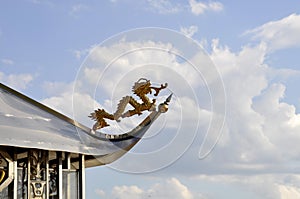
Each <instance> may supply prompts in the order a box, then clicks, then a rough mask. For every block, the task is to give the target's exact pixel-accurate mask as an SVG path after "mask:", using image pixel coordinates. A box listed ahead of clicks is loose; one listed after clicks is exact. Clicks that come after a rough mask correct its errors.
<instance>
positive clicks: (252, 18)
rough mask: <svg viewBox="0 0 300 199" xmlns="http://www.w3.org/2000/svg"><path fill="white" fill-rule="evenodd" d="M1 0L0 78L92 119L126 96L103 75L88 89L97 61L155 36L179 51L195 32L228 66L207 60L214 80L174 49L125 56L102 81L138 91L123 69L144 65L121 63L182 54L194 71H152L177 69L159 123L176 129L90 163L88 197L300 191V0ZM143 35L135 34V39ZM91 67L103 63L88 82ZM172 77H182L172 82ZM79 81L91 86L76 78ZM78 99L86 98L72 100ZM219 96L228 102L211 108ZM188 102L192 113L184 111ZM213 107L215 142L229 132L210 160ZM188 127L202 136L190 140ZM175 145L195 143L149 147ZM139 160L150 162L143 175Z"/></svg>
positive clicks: (168, 61)
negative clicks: (108, 161) (105, 161)
mask: <svg viewBox="0 0 300 199" xmlns="http://www.w3.org/2000/svg"><path fill="white" fill-rule="evenodd" d="M0 5H1V6H0V81H1V82H3V83H5V84H7V85H9V86H11V87H13V88H15V89H17V90H19V91H21V92H22V93H24V94H26V95H28V96H30V97H32V98H34V99H36V100H38V101H41V102H43V103H45V104H47V105H49V106H51V107H53V108H55V109H57V110H59V111H60V112H62V113H64V114H67V115H69V116H73V115H75V119H77V120H79V121H80V122H83V123H85V122H86V121H85V120H86V119H87V118H86V117H85V116H86V113H88V112H90V109H89V108H91V109H92V108H94V107H93V106H95V105H97V106H104V107H107V101H105V100H107V99H109V98H111V96H112V95H115V98H116V99H117V98H118V97H120V96H121V95H123V94H124V93H122V92H120V93H118V92H117V91H115V93H114V94H111V93H109V92H108V91H110V90H112V89H115V87H112V85H110V84H109V83H107V84H105V86H104V85H103V86H102V85H101V84H100V85H99V82H98V85H97V87H96V88H97V89H96V90H97V92H96V93H89V92H88V91H87V90H88V89H87V88H90V87H89V86H91V89H93V88H94V87H93V86H95V85H96V84H95V82H92V80H94V78H96V80H98V79H97V78H99V76H97V75H99V70H100V72H101V70H103V68H101V67H103V66H101V67H100V66H99V67H98V68H96V69H97V70H94V69H95V68H92V67H90V65H88V64H95V65H97V64H99V63H100V64H104V65H105V64H107V63H108V62H109V61H111V60H112V58H114V57H115V56H116V55H120V54H121V53H122V52H126V51H128V50H131V49H136V48H142V47H149V46H150V47H151V48H154V47H155V48H159V49H163V50H164V49H167V50H170V52H171V50H172V49H175V51H176V50H179V51H180V50H181V49H178V48H177V49H176V47H177V46H178V45H179V43H180V41H184V42H186V43H187V44H188V43H189V42H191V43H192V44H191V46H194V45H196V44H197V45H199V46H200V47H199V48H200V51H201V49H202V51H201V52H203V51H205V52H206V53H207V57H206V58H209V59H210V60H211V61H212V63H213V64H212V65H211V66H212V68H211V70H212V71H214V72H213V73H214V75H216V74H217V73H216V71H215V69H216V70H218V71H219V76H218V75H217V76H214V75H212V76H210V73H206V71H207V70H206V69H207V68H205V67H204V68H199V70H201V72H202V73H203V74H204V79H205V80H206V81H207V84H206V87H205V86H203V85H202V83H203V82H201V80H199V79H201V78H199V76H197V74H196V73H194V72H195V71H193V69H191V68H189V66H188V65H187V64H186V63H179V62H178V59H177V60H176V59H175V58H174V54H172V53H171V54H168V53H166V52H165V51H163V52H164V53H162V51H159V52H158V51H154V50H153V49H152V51H153V52H148V51H140V52H139V53H140V54H135V53H133V54H129V55H128V56H127V55H126V56H124V57H122V59H120V60H117V61H116V63H115V65H112V66H111V71H109V70H108V71H107V74H106V75H107V77H106V76H104V77H103V79H102V81H103V82H105V81H106V82H109V80H111V81H116V84H117V85H119V86H122V85H123V86H124V89H125V88H126V87H128V88H129V89H128V90H129V91H130V86H131V83H128V82H127V79H129V80H130V78H129V77H131V76H130V75H129V74H128V76H127V75H124V76H122V78H120V76H118V75H119V74H120V73H121V72H124V71H125V72H126V70H127V69H128V70H129V71H130V74H131V75H132V77H135V75H136V74H135V73H134V72H136V71H137V72H136V73H139V72H141V71H138V69H136V68H129V66H127V65H126V64H125V65H124V66H123V65H122V63H131V64H133V65H141V64H143V63H147V64H148V65H147V66H148V68H147V69H144V71H146V72H147V70H148V69H149V68H150V69H149V70H150V71H151V70H152V67H151V66H150V65H151V63H159V64H161V66H170V65H174V64H175V65H176V64H178V65H176V67H177V66H178V67H179V66H185V67H186V68H187V70H185V69H182V71H181V73H176V70H177V71H178V70H181V69H179V68H176V67H175V66H174V68H175V72H174V71H173V72H172V73H171V72H170V73H169V74H168V75H165V77H163V76H160V74H161V72H164V70H165V69H166V67H161V68H157V66H153V68H155V70H156V71H157V74H156V75H157V76H154V77H153V78H155V80H156V81H157V82H161V83H163V82H165V81H166V80H168V78H169V79H170V80H168V81H169V82H168V83H169V85H170V89H171V90H172V91H173V92H174V93H175V94H176V96H177V98H175V100H174V102H173V110H172V104H171V105H170V112H169V113H170V114H168V115H166V116H165V117H164V118H163V120H161V121H160V122H158V124H157V126H158V127H157V128H159V125H161V123H165V126H166V127H165V129H163V130H162V131H161V132H160V134H159V136H152V135H154V134H155V129H154V130H152V131H151V132H149V134H148V137H147V139H145V140H142V142H141V143H139V144H138V146H136V148H134V149H133V151H132V153H129V154H128V155H127V156H124V158H122V159H121V160H120V161H118V162H116V163H115V164H112V165H107V166H103V167H99V168H93V169H88V170H87V198H91V199H93V198H95V199H96V198H105V199H106V198H117V199H127V198H139V199H144V198H149V197H152V198H175V199H177V198H183V199H191V198H195V199H199V198H200V199H215V198H217V199H219V198H243V199H248V198H249V199H250V198H251V199H262V198H264V199H265V198H272V199H274V198H275V199H277V198H278V199H286V198H300V175H299V156H300V154H299V151H300V148H299V144H298V143H299V141H300V134H299V132H300V115H299V109H300V93H299V88H298V85H299V83H300V65H299V53H300V39H299V37H298V35H299V34H300V25H299V24H300V2H297V1H292V0H285V1H283V0H279V1H271V0H264V1H228V0H227V1H200V0H187V1H169V0H153V1H150V0H149V1H147V0H141V1H137V0H136V1H134V0H111V1H109V0H106V1H96V0H94V1H80V0H78V1H63V2H57V1H52V0H20V1H1V4H0ZM145 27H158V28H163V29H162V30H161V31H160V30H159V29H155V30H156V32H155V35H156V37H155V38H153V41H151V38H150V39H149V38H148V37H147V34H148V32H149V29H145V31H144V32H143V31H141V34H142V35H138V34H137V31H136V30H134V29H138V30H143V28H145ZM135 34H137V35H136V40H134V39H132V37H133V36H135ZM163 34H167V35H168V34H169V35H170V38H167V37H166V38H163ZM171 36H174V38H175V37H176V38H177V36H178V38H179V39H178V40H176V41H175V40H172V37H171ZM120 38H125V39H123V40H122V39H120ZM129 38H131V40H130V39H129ZM133 38H134V37H133ZM168 39H169V40H168ZM158 41H160V42H158ZM98 44H100V46H98V47H97V48H94V47H96V46H97V45H98ZM92 49H94V51H92ZM97 53H98V54H97ZM184 53H186V54H188V53H189V52H188V51H186V52H183V54H184ZM196 53H199V52H196ZM196 53H195V54H196ZM160 56H162V57H163V59H159V57H160ZM104 58H107V60H106V59H104ZM137 58H138V59H137ZM95 60H96V61H95ZM99 60H100V61H99ZM103 60H104V61H103ZM136 60H138V61H136ZM97 61H98V62H97ZM124 61H125V62H124ZM189 61H191V62H193V63H196V65H197V63H198V64H199V63H201V62H198V61H199V60H197V59H191V60H189ZM118 64H120V65H118ZM126 67H127V68H126ZM87 71H90V72H93V71H95V73H89V74H90V76H88V77H89V79H88V80H86V79H85V78H86V76H85V75H86V74H87ZM125 72H124V73H125ZM188 72H189V73H188ZM208 72H210V70H209V71H208ZM195 74H196V75H195ZM124 77H125V78H124ZM159 77H163V78H159ZM172 77H173V80H174V79H177V80H180V81H181V82H183V83H182V84H179V83H178V81H177V82H176V81H174V82H173V80H172ZM186 77H188V78H186ZM216 77H217V78H216ZM126 78H127V79H126ZM218 78H219V79H218ZM129 80H128V81H129ZM135 80H136V79H134V80H133V81H135ZM197 80H199V81H197ZM129 82H130V81H129ZM221 82H223V83H224V84H221ZM78 83H85V84H84V85H88V86H87V87H76V85H79V84H78ZM74 85H75V87H76V88H75V93H74V92H73V87H74ZM92 85H93V86H92ZM223 87H224V89H225V95H223V94H224V93H222V88H223ZM207 88H208V89H210V91H212V97H213V98H214V99H212V101H209V100H208V98H209V97H208V94H207V93H206V92H207V90H206V89H207ZM76 89H78V90H76ZM189 89H190V90H189ZM183 90H185V91H183ZM76 91H78V93H76ZM193 92H195V93H196V95H195V96H194V95H192V94H193ZM125 93H126V92H125ZM92 94H95V95H92ZM95 96H96V97H97V98H96V99H95V98H94V97H95ZM72 97H75V101H76V100H78V102H77V103H86V104H84V105H81V104H80V105H78V106H75V107H72V106H71V105H70V104H72ZM193 97H194V98H193ZM112 101H113V100H112ZM220 101H221V102H220ZM225 101H226V103H224V102H225ZM109 102H110V101H109ZM88 103H90V104H88ZM210 103H213V104H214V105H215V107H217V108H216V109H211V108H210V106H209V105H211V104H210ZM189 105H190V106H189ZM192 105H193V106H192ZM218 107H219V108H220V109H218ZM222 108H225V109H226V114H225V113H224V112H222V110H223V109H222ZM180 110H183V111H182V112H181V121H180V117H178V116H177V115H176V113H178V111H180ZM176 111H177V112H176ZM194 112H196V113H198V114H194ZM188 116H191V117H188ZM213 116H215V117H214V118H215V120H214V121H213V122H216V123H213V124H214V125H213V126H214V127H216V128H217V127H219V126H220V125H222V124H223V123H222V122H223V119H224V118H225V123H224V125H223V128H222V129H218V130H217V133H216V134H214V132H213V131H211V132H212V133H210V134H208V137H207V140H206V141H207V142H206V143H205V144H207V143H208V145H212V143H214V141H215V140H216V138H217V136H218V135H219V133H220V132H221V138H220V140H219V141H218V143H217V145H216V147H215V148H214V150H213V151H212V152H211V153H210V154H209V155H208V156H206V157H205V158H204V159H199V149H200V146H201V144H203V142H204V138H205V133H204V132H210V131H209V130H208V129H209V128H210V127H209V124H210V122H212V119H211V118H213ZM179 122H181V124H182V125H181V126H179V127H178V126H176V125H177V124H179ZM189 122H190V123H189ZM185 124H186V125H185ZM196 124H198V126H197V125H196ZM194 125H195V126H194ZM196 126H197V127H196ZM194 128H196V131H194V130H195V129H194ZM174 129H179V130H178V131H176V130H174ZM174 132H176V133H177V134H176V133H174ZM190 132H191V133H190ZM194 132H195V134H194ZM184 133H186V135H190V136H191V137H192V138H193V139H192V140H188V139H187V140H185V139H184V137H181V136H183V135H184ZM169 135H170V137H168V136H169ZM176 137H177V138H180V139H181V138H182V143H180V142H178V143H177V142H176V139H175V138H176ZM170 140H172V141H174V140H175V141H174V142H169V141H170ZM164 144H167V145H166V146H167V147H166V148H168V149H170V150H173V151H174V154H176V149H177V148H178V149H185V150H183V154H180V153H179V154H176V155H174V154H172V153H170V156H169V157H171V160H173V163H172V164H169V163H168V164H167V163H164V162H163V161H162V159H164V158H165V159H168V158H167V156H168V155H165V156H164V155H161V156H157V157H153V156H148V155H149V154H151V153H150V152H153V151H155V147H157V146H158V147H161V146H162V145H164ZM205 144H204V145H203V146H206V147H207V145H205ZM159 149H160V150H161V151H162V149H163V147H161V148H159ZM162 154H164V153H162ZM180 155H181V156H180ZM179 156H180V157H179ZM148 157H150V158H148ZM143 158H145V159H143ZM172 158H174V159H172ZM139 160H143V161H139ZM147 160H149V161H150V162H154V163H153V164H150V163H148V162H147ZM129 163H132V164H129ZM134 164H136V165H134ZM159 164H164V165H159ZM160 166H161V167H160ZM145 168H148V169H149V170H147V171H146V170H145ZM120 170H123V171H125V172H120ZM134 170H139V171H143V172H140V173H139V174H133V171H134ZM151 170H155V171H153V172H149V171H151Z"/></svg>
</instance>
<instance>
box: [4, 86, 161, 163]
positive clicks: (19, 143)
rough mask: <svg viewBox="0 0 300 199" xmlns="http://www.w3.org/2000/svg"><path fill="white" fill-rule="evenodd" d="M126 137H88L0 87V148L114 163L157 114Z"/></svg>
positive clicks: (51, 112)
mask: <svg viewBox="0 0 300 199" xmlns="http://www.w3.org/2000/svg"><path fill="white" fill-rule="evenodd" d="M151 114H152V115H151V117H149V116H148V117H147V118H146V119H145V120H144V121H143V122H142V123H141V124H140V125H139V126H138V127H137V128H135V129H134V130H133V132H130V133H129V134H131V135H133V134H139V136H121V137H119V138H118V139H115V140H114V139H105V137H103V136H102V137H97V136H95V135H92V134H91V133H90V132H91V129H90V128H88V127H86V126H84V125H82V124H80V123H78V122H76V121H74V120H72V119H70V118H68V117H67V116H65V115H63V114H61V113H58V112H57V111H55V110H53V109H51V108H49V107H47V106H45V105H43V104H41V103H39V102H37V101H35V100H33V99H31V98H29V97H27V96H25V95H23V94H21V93H19V92H17V91H15V90H13V89H11V88H9V87H7V86H5V85H3V84H1V83H0V146H10V147H21V148H37V149H43V150H50V151H65V152H70V153H78V154H85V155H90V156H92V157H97V159H98V160H99V159H100V160H101V161H102V163H94V164H93V165H91V166H95V165H97V164H98V165H100V164H105V163H109V162H112V161H114V160H115V159H117V158H119V157H120V156H122V155H123V154H125V153H126V152H127V151H128V150H129V149H130V148H132V147H133V146H134V145H135V144H136V143H137V142H138V141H139V139H140V136H142V135H143V134H144V133H145V132H146V130H147V129H148V128H149V127H150V125H151V123H152V121H153V120H154V119H155V118H157V117H158V115H159V112H156V111H154V113H151ZM91 159H93V158H91Z"/></svg>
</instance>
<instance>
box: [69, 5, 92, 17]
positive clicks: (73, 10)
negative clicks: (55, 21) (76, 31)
mask: <svg viewBox="0 0 300 199" xmlns="http://www.w3.org/2000/svg"><path fill="white" fill-rule="evenodd" d="M87 9H88V6H87V5H85V4H75V5H73V6H72V7H71V11H70V12H69V14H70V15H72V16H77V14H78V13H79V12H82V11H83V10H87Z"/></svg>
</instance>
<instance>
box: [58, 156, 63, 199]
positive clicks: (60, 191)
mask: <svg viewBox="0 0 300 199" xmlns="http://www.w3.org/2000/svg"><path fill="white" fill-rule="evenodd" d="M57 158H58V167H57V169H58V188H57V189H58V190H57V191H58V199H62V198H63V193H62V190H63V172H62V169H63V167H62V152H57Z"/></svg>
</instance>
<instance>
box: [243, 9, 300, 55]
mask: <svg viewBox="0 0 300 199" xmlns="http://www.w3.org/2000/svg"><path fill="white" fill-rule="evenodd" d="M244 34H246V35H247V34H249V35H252V38H253V39H257V40H260V41H262V42H266V43H267V44H268V47H269V50H270V51H274V50H279V49H284V48H290V47H296V46H297V47H299V46H300V38H299V35H300V15H297V14H292V15H290V16H288V17H285V18H283V19H280V20H277V21H271V22H268V23H266V24H263V25H262V26H259V27H257V28H254V29H252V30H248V31H246V32H245V33H244Z"/></svg>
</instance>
